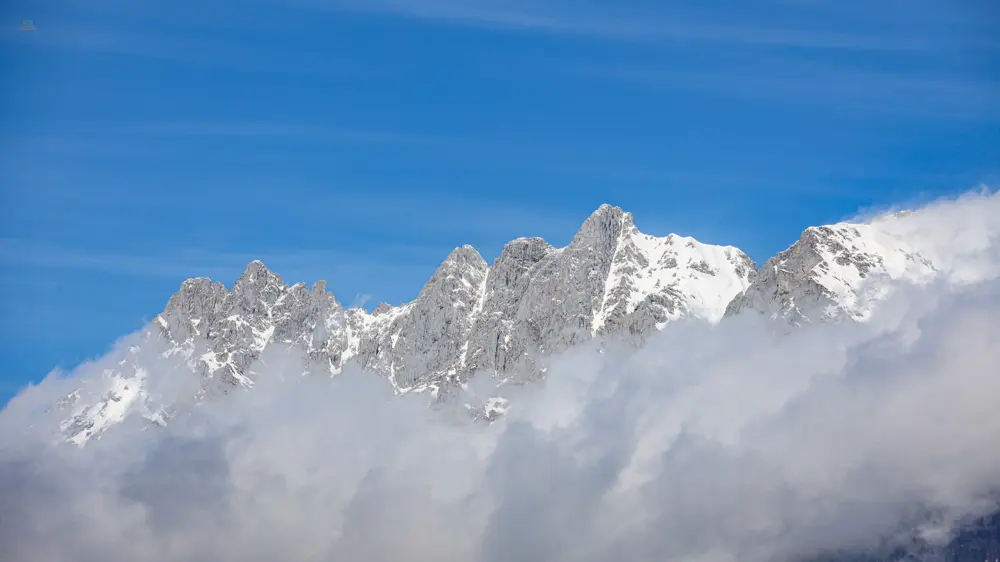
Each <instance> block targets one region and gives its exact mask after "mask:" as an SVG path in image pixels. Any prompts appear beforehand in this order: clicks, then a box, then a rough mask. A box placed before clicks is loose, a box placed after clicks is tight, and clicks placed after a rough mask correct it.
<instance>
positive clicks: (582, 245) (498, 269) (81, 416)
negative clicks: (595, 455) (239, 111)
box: [64, 205, 755, 443]
mask: <svg viewBox="0 0 1000 562" xmlns="http://www.w3.org/2000/svg"><path fill="white" fill-rule="evenodd" d="M754 272H755V265H754V263H753V262H752V261H751V260H750V258H749V257H748V256H747V255H746V254H744V253H743V252H741V251H740V250H738V249H736V248H733V247H728V246H727V247H722V246H712V245H708V244H702V243H700V242H698V241H696V240H694V239H692V238H685V237H680V236H676V235H670V236H667V237H664V238H657V237H653V236H649V235H646V234H643V233H642V232H640V231H639V230H638V229H637V228H636V227H635V224H634V221H633V218H632V215H631V214H630V213H626V212H624V211H622V209H620V208H617V207H612V206H610V205H602V206H601V207H600V208H599V209H598V210H597V211H595V212H594V213H593V214H592V215H591V216H590V217H589V218H588V219H587V220H586V221H585V222H584V223H583V225H582V226H581V228H580V230H579V231H578V232H577V233H576V235H575V236H574V237H573V239H572V241H571V242H570V243H569V245H568V246H566V247H564V248H555V247H553V246H551V245H549V244H548V243H546V242H545V241H544V240H542V239H540V238H521V239H517V240H514V241H511V242H510V243H508V244H507V245H506V246H505V247H504V248H503V251H502V252H501V253H500V256H499V257H498V258H497V259H496V260H495V261H494V263H493V264H492V265H488V264H487V263H486V262H485V260H483V258H482V256H480V255H479V253H478V252H477V251H476V250H475V249H474V248H472V247H471V246H462V247H460V248H457V249H455V250H454V251H453V252H452V253H451V254H450V255H449V256H448V257H447V258H446V259H445V260H444V261H443V262H442V263H441V265H440V266H439V267H438V269H437V270H436V271H435V272H434V275H433V276H432V277H431V278H430V280H428V282H427V284H426V285H425V286H424V287H423V289H422V290H421V291H420V293H419V295H418V296H417V298H416V299H414V300H413V301H412V302H409V303H406V304H403V305H401V306H395V307H394V306H389V305H385V304H383V305H380V306H379V307H378V308H377V309H375V310H374V311H373V312H371V313H369V312H367V311H365V310H362V309H349V310H345V309H344V307H343V306H342V305H341V304H340V303H338V302H337V301H336V299H335V298H334V296H333V295H332V294H331V293H329V292H328V291H327V290H326V285H325V283H324V282H322V281H320V282H317V283H315V284H314V285H313V286H312V288H311V289H310V288H308V287H307V286H306V285H305V284H302V283H299V284H296V285H292V286H288V285H286V284H285V283H284V282H283V280H282V278H281V276H280V275H277V274H276V273H273V272H271V271H269V270H268V269H267V267H266V266H265V265H264V264H263V263H261V262H259V261H254V262H251V263H250V264H249V265H248V266H247V268H246V270H245V271H244V272H243V274H242V275H241V276H240V278H239V279H237V280H236V282H235V284H234V285H233V288H232V290H226V288H225V287H224V286H223V285H222V284H221V283H218V282H213V281H211V280H209V279H204V278H196V279H188V280H187V281H184V282H183V283H182V284H181V287H180V290H179V291H178V292H177V293H176V294H175V295H174V296H173V297H171V298H170V300H169V301H168V303H167V306H166V308H165V309H164V311H163V312H162V313H161V314H160V315H158V316H157V317H156V319H155V321H154V323H153V324H154V327H153V330H151V331H150V332H149V333H148V335H147V338H150V339H157V340H158V341H161V342H162V343H163V344H164V345H166V347H167V351H165V352H164V353H163V355H164V356H165V357H171V358H174V359H176V360H180V361H182V362H183V364H184V366H185V368H186V369H187V370H190V371H191V372H192V373H194V374H195V375H197V376H198V378H199V380H201V381H202V386H201V391H200V396H202V397H212V396H217V395H220V394H225V393H227V392H229V391H231V390H233V389H235V388H250V387H252V386H253V385H254V380H255V377H256V373H254V372H253V370H252V365H253V362H254V361H255V360H256V359H257V358H258V357H259V356H260V354H261V352H262V351H263V350H264V349H265V348H266V347H268V346H269V345H274V344H287V345H291V346H295V347H297V348H300V349H301V350H303V351H304V352H305V354H306V356H307V358H308V362H307V367H306V372H307V373H313V374H316V373H319V374H326V375H334V374H337V373H339V372H340V371H341V369H343V368H344V366H345V365H346V364H348V363H355V364H357V365H359V366H360V367H362V368H364V369H366V370H369V371H373V372H375V373H378V374H380V375H383V376H385V377H386V378H387V379H388V380H389V381H390V383H391V384H392V385H393V387H394V388H395V389H396V391H397V392H408V391H423V390H429V391H431V392H433V393H435V394H437V393H438V392H440V391H441V389H442V388H444V387H446V386H448V385H451V384H456V383H461V382H462V381H464V380H466V379H467V378H468V377H469V376H470V375H471V374H473V373H475V372H481V371H485V372H489V373H492V374H494V375H496V376H498V377H502V378H507V377H511V376H516V377H529V378H530V377H534V376H537V375H538V374H539V373H541V372H543V371H544V368H545V367H544V358H545V356H547V355H548V354H551V353H553V352H558V351H561V350H564V349H567V348H568V347H570V346H573V345H576V344H578V343H580V342H583V341H586V340H589V339H591V338H594V337H604V336H609V335H614V334H617V333H628V334H630V335H631V336H632V337H635V338H641V336H642V335H643V334H645V333H647V332H649V331H650V330H653V329H657V328H662V327H663V326H665V325H666V324H667V323H668V322H670V321H674V320H678V319H681V318H691V319H695V320H703V321H708V322H715V321H718V320H719V319H720V318H721V317H722V315H723V313H724V311H725V307H726V304H727V303H728V302H729V301H730V300H731V299H732V298H733V297H734V296H736V295H737V294H738V293H739V292H741V291H742V290H743V289H745V288H747V287H748V286H749V285H750V282H751V280H752V279H753V276H754ZM129 365H130V363H125V364H123V365H122V366H121V369H120V370H119V371H117V372H114V373H108V374H107V382H108V385H110V386H109V393H106V394H102V395H100V398H99V399H98V400H97V402H96V403H90V404H84V403H82V402H81V401H79V400H78V401H76V402H75V403H73V404H72V405H70V404H69V401H68V402H67V404H66V405H65V407H67V408H72V409H73V411H72V412H71V415H70V418H69V420H68V421H67V422H66V423H65V424H64V431H65V433H66V435H67V437H68V438H69V439H70V440H73V441H74V442H80V443H82V442H85V441H86V440H87V439H89V438H90V437H91V436H94V435H99V434H100V432H101V431H102V430H103V429H105V428H107V427H109V426H110V425H112V424H113V421H114V420H119V419H121V417H122V416H123V415H124V414H121V413H119V411H120V410H123V409H127V408H128V407H134V408H139V407H140V406H139V405H140V404H145V405H143V406H142V408H144V409H145V410H149V411H150V412H158V411H160V409H161V408H160V407H158V406H155V405H153V404H152V403H150V402H149V399H148V397H145V398H144V396H145V395H144V394H142V390H141V389H142V384H143V383H142V381H143V380H144V377H143V376H142V374H141V372H140V371H139V370H138V369H139V368H138V367H136V368H132V367H130V366H129ZM116 385H117V386H116ZM126 385H127V386H129V388H130V392H132V393H133V394H134V397H133V398H132V399H130V400H129V401H126V402H123V398H122V394H121V393H115V392H113V391H112V390H110V389H112V388H117V387H123V386H126ZM130 396H131V394H130ZM110 404H114V405H117V407H114V408H113V407H110V406H109V405H110Z"/></svg>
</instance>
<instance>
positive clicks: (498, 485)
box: [0, 201, 1000, 562]
mask: <svg viewBox="0 0 1000 562" xmlns="http://www.w3.org/2000/svg"><path fill="white" fill-rule="evenodd" d="M966 203H969V201H966ZM972 203H974V201H972ZM972 203H969V204H968V205H967V206H966V207H964V208H967V209H969V210H970V211H972V212H976V207H975V205H974V204H972ZM942 208H943V209H945V211H947V212H944V211H943V212H942V213H940V217H939V218H940V219H941V220H942V221H952V222H954V223H956V224H958V223H960V222H961V221H962V220H963V216H961V213H957V214H956V212H955V210H956V209H961V208H963V207H962V206H961V205H957V206H956V205H945V206H943V207H942ZM965 218H968V217H965ZM944 230H947V228H944ZM998 249H1000V246H998V245H997V244H996V243H993V244H992V245H990V246H989V247H977V248H972V249H970V251H972V250H974V251H976V252H978V253H980V254H981V256H982V259H983V260H986V259H992V260H994V262H995V263H1000V251H998ZM989 271H993V272H996V271H997V269H996V268H992V269H989ZM997 318H1000V281H998V280H997V279H995V278H989V279H985V280H980V281H978V282H975V283H965V284H962V285H944V284H941V285H928V286H923V287H912V286H911V287H901V288H899V289H898V290H897V291H896V292H895V293H894V296H893V297H892V298H891V299H890V300H888V301H886V302H885V303H884V305H883V306H881V308H879V309H878V311H877V312H876V314H875V315H874V316H873V317H872V319H871V320H870V321H869V322H868V323H865V324H853V323H851V324H848V323H845V324H840V325H815V326H811V327H808V328H804V329H801V330H797V331H794V332H792V333H790V334H778V333H777V332H776V331H775V330H772V329H771V328H772V327H771V326H769V325H767V324H766V323H765V321H763V320H761V319H759V318H755V317H752V316H741V317H736V318H733V319H730V320H727V321H724V322H722V323H721V324H719V325H717V326H714V327H712V326H706V325H697V324H674V325H671V326H668V327H667V329H665V330H664V331H663V332H661V333H658V334H655V335H654V336H653V337H652V338H651V339H650V340H649V341H648V342H647V343H646V345H644V346H643V347H642V348H640V349H639V350H629V349H627V348H626V347H624V346H623V347H618V346H617V345H615V344H611V345H610V347H607V348H605V350H604V352H603V353H599V352H598V351H599V350H598V348H597V347H596V344H594V345H585V346H582V347H578V348H575V349H573V350H571V351H569V352H567V353H566V354H564V355H562V356H560V357H558V358H556V359H555V360H554V361H553V363H552V364H551V365H550V367H549V370H548V372H547V376H546V379H545V380H544V381H541V382H538V383H533V384H528V385H524V386H518V387H507V386H505V387H500V388H499V389H497V388H495V386H494V385H493V383H492V380H491V378H490V377H488V376H481V377H478V378H475V379H473V381H472V382H471V383H470V385H469V389H468V390H467V391H466V393H467V395H466V396H463V397H460V398H464V399H462V400H458V403H456V404H454V407H455V408H457V409H458V411H457V412H456V411H454V410H452V409H451V407H450V406H446V407H442V408H437V409H428V408H427V407H426V398H425V397H422V396H419V395H404V396H393V395H392V393H391V390H390V387H389V385H388V384H387V383H386V382H385V381H383V380H381V379H379V378H378V377H376V376H374V375H371V374H367V373H362V372H358V371H346V372H344V373H342V374H341V375H339V376H337V377H334V378H333V379H327V378H318V377H303V376H301V375H300V373H302V372H303V365H304V361H305V360H306V359H305V358H303V357H300V356H299V355H298V354H297V352H295V351H294V350H291V349H288V348H281V347H269V348H267V350H266V351H265V353H264V354H263V355H262V357H261V358H260V359H259V360H258V362H257V364H256V365H255V366H254V367H253V369H254V371H255V372H257V373H258V377H257V379H258V384H257V386H256V387H255V388H254V389H252V390H250V391H246V392H238V393H231V394H230V395H229V396H227V397H225V398H222V399H219V400H215V401H210V402H201V403H194V402H191V401H190V400H189V397H190V396H191V395H192V392H193V386H195V382H194V381H192V377H191V375H190V374H189V373H187V372H185V371H184V370H183V369H181V368H180V367H179V366H178V365H176V364H173V363H171V361H172V359H171V358H169V357H166V358H164V357H163V356H162V355H161V352H162V351H163V350H162V349H159V348H158V347H157V343H156V340H148V341H145V342H143V343H142V344H141V345H143V346H144V348H143V351H142V353H141V354H140V355H139V357H138V359H137V361H138V364H139V365H140V367H141V368H142V369H144V370H145V371H146V380H147V384H148V385H149V387H148V389H147V390H148V392H150V393H151V395H159V396H161V397H163V400H164V401H165V402H166V403H172V404H174V406H173V411H174V415H173V417H172V419H171V420H170V421H169V423H168V424H167V425H166V427H147V426H145V425H144V423H145V422H144V421H143V420H141V419H138V418H136V419H133V418H126V420H125V422H124V423H123V424H122V425H120V426H118V427H116V428H114V430H113V431H109V432H107V433H105V434H104V437H103V438H102V439H101V440H100V441H97V442H94V443H91V444H89V445H88V446H86V447H84V448H82V449H78V448H76V447H71V446H67V445H65V444H55V443H54V440H55V431H56V429H57V428H56V424H57V423H58V421H59V418H60V415H59V412H58V410H54V411H50V412H49V413H45V412H46V410H47V409H49V408H50V406H51V405H52V404H53V403H55V402H56V401H57V400H58V398H59V397H60V396H63V395H65V394H66V393H67V392H68V391H69V390H72V389H73V388H76V387H80V386H83V387H84V388H87V387H88V381H89V382H91V383H93V382H94V381H97V380H99V379H100V378H101V377H102V376H104V375H103V373H104V371H105V369H111V368H115V366H116V365H117V364H118V362H119V361H120V360H122V358H123V357H125V355H126V350H127V349H128V348H129V347H131V346H134V345H137V344H138V343H139V342H140V340H141V337H140V336H138V335H133V336H130V337H128V338H126V339H124V340H122V341H121V342H120V343H119V345H118V347H117V348H116V350H115V351H113V352H112V353H110V354H109V355H108V356H107V357H105V358H103V359H100V360H98V361H96V362H94V363H90V364H86V365H83V366H81V367H79V368H78V369H76V370H75V371H73V372H72V373H69V374H68V375H67V376H58V375H52V376H50V377H49V378H48V379H46V380H45V381H44V382H42V383H41V384H39V385H37V386H31V387H28V388H27V389H25V390H24V391H22V392H21V393H20V394H19V395H18V396H17V397H16V398H15V399H14V400H12V401H11V402H10V404H9V405H8V406H7V408H6V409H5V410H4V411H3V412H2V413H0V443H3V447H2V448H0V481H3V482H4V486H3V488H2V489H0V518H2V519H0V520H2V524H0V558H3V559H4V560H11V561H21V560H94V559H102V560H109V561H114V560H123V561H124V560H177V559H184V560H206V561H207V560H273V559H276V558H281V559H285V560H366V561H372V562H375V561H380V560H385V561H389V560H402V559H405V560H413V561H422V560H427V561H430V560H434V561H440V560H445V561H447V560H454V561H483V562H486V561H490V562H492V561H501V560H552V561H562V560H565V561H569V560H572V561H595V562H596V561H599V560H609V559H614V560H622V561H633V560H636V561H638V560H650V559H663V560H676V561H696V560H697V561H735V560H747V561H761V562H763V561H784V560H788V561H792V560H810V559H812V558H813V557H815V556H817V555H820V554H823V553H827V552H834V551H847V552H851V551H871V550H873V549H878V548H884V547H893V546H897V545H908V544H914V542H915V541H916V542H918V543H921V544H924V545H926V544H930V545H935V544H940V543H942V542H943V541H946V540H947V539H948V537H949V536H950V535H951V533H952V532H953V531H954V530H955V529H957V528H959V527H960V526H961V525H962V524H963V523H965V522H967V521H969V520H971V519H974V518H977V517H981V516H983V515H986V514H990V513H993V512H996V511H997V510H998V509H1000V503H998V500H1000V496H998V493H1000V450H998V449H997V448H996V447H995V446H994V445H995V443H997V442H1000V418H998V417H997V416H996V404H995V402H996V396H1000V377H997V375H996V369H995V365H996V364H997V363H998V361H1000V324H998V323H997V322H996V319H997ZM96 388H100V385H97V386H96ZM497 392H499V393H500V394H502V395H503V396H505V397H506V398H508V399H509V400H510V404H511V406H510V410H509V411H508V413H507V415H506V416H505V417H504V418H502V419H501V420H500V421H498V422H495V423H493V424H492V425H489V426H485V425H482V424H473V423H468V422H466V421H465V418H464V416H463V415H461V411H462V407H463V406H462V403H464V402H470V403H474V402H475V401H476V400H481V399H483V398H486V397H488V396H491V395H494V394H495V393H497ZM456 414H457V415H456Z"/></svg>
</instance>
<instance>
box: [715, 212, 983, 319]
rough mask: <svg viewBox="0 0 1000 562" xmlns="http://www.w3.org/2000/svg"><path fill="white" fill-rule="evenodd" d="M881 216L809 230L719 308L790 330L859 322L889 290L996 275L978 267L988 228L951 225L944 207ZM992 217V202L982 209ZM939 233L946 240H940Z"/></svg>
mask: <svg viewBox="0 0 1000 562" xmlns="http://www.w3.org/2000/svg"><path fill="white" fill-rule="evenodd" d="M957 205H958V204H953V205H952V206H951V207H948V206H943V207H939V208H937V209H935V211H934V213H935V214H934V215H928V214H927V211H926V210H918V211H910V212H900V213H893V214H887V215H882V216H879V217H876V218H875V219H872V220H870V221H867V222H864V223H849V222H843V223H838V224H833V225H829V226H820V227H809V228H807V229H806V230H805V232H803V233H802V236H801V237H800V238H799V240H798V242H796V243H795V244H793V245H792V246H791V247H790V248H788V249H787V250H785V251H783V252H781V253H779V254H778V255H776V256H774V257H773V258H771V259H769V260H767V262H765V263H764V265H763V266H761V268H760V270H759V271H758V272H757V275H756V278H755V279H754V281H753V283H752V284H751V285H750V287H749V288H748V289H747V290H746V291H744V292H742V293H740V294H739V295H738V296H737V297H736V298H735V299H733V301H732V302H731V303H729V305H728V306H727V308H726V314H727V315H733V314H738V313H740V312H743V311H746V310H753V311H757V312H759V313H761V314H765V315H767V316H769V317H771V318H781V319H785V320H788V321H789V322H791V323H793V324H801V323H808V322H816V321H833V322H840V321H844V320H855V321H865V320H866V319H868V317H869V316H870V314H871V312H872V310H873V309H874V307H875V306H876V305H877V304H878V303H879V302H880V301H882V300H884V299H885V298H886V296H887V295H888V293H889V291H891V290H892V287H893V286H898V285H899V284H900V282H902V283H915V284H921V283H926V282H928V281H931V280H935V279H941V278H943V279H945V280H947V281H949V282H957V283H962V282H965V281H975V280H979V279H985V278H992V277H995V276H996V275H998V272H997V271H993V268H995V265H993V264H991V263H986V262H983V261H981V260H982V258H981V257H978V258H977V256H981V254H979V253H977V252H978V250H980V249H982V248H986V247H989V244H990V243H991V242H990V240H991V239H992V238H995V237H996V236H998V235H1000V233H998V232H993V231H991V230H990V229H991V228H993V227H992V226H989V225H992V224H993V221H988V220H983V221H981V222H980V221H972V222H971V223H968V219H967V218H966V219H964V220H965V221H966V222H967V224H963V223H962V222H961V221H962V220H963V219H962V218H961V217H957V216H956V217H955V219H954V222H955V224H947V225H941V224H939V221H948V220H949V219H950V218H951V217H950V216H949V215H950V214H952V212H953V210H952V207H955V206H957ZM982 207H983V211H982V212H984V213H1000V197H996V196H993V197H991V198H990V199H989V200H987V201H986V204H984V205H983V206H982ZM943 231H946V232H947V233H946V234H945V235H941V233H942V232H943Z"/></svg>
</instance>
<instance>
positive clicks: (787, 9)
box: [295, 0, 983, 51]
mask: <svg viewBox="0 0 1000 562" xmlns="http://www.w3.org/2000/svg"><path fill="white" fill-rule="evenodd" d="M295 4H296V5H298V6H302V7H309V8H315V9H322V10H331V11H348V12H355V13H373V14H383V15H392V16H398V17H405V18H413V19H421V20H427V21H436V22H442V23H449V24H454V25H464V26H475V27H484V28H495V29H508V30H517V31H527V32H539V33H551V34H562V35H576V36H585V37H597V38H605V39H620V40H632V41H656V42H661V43H663V42H667V43H670V42H686V43H712V44H720V45H730V46H737V45H742V46H758V47H792V48H810V49H834V50H861V51H865V50H877V51H926V50H934V49H940V48H941V47H942V46H943V45H942V43H941V41H940V38H936V39H935V40H934V41H931V40H928V39H927V38H926V37H923V36H921V34H920V33H916V32H913V30H910V29H907V26H899V25H898V23H899V20H900V19H907V20H912V21H914V22H917V21H923V20H924V19H925V18H924V16H922V15H920V14H918V15H917V16H914V15H913V14H912V12H913V11H914V10H916V11H919V10H920V7H919V6H909V7H906V6H899V5H893V4H890V5H887V6H883V7H881V8H878V9H870V10H868V11H867V12H860V13H859V12H858V11H852V10H844V9H842V8H839V7H838V6H839V5H838V4H834V3H827V2H788V1H785V0H750V1H744V2H737V3H734V4H733V5H732V6H731V8H730V10H729V11H730V13H731V14H732V15H731V16H730V17H727V18H726V19H724V20H720V19H719V18H718V17H717V13H716V14H713V15H712V17H709V16H707V15H706V14H705V12H703V6H701V5H700V4H699V3H697V2H679V3H672V4H671V5H670V6H669V8H666V7H663V6H657V5H655V4H651V3H642V2H634V3H631V4H629V5H622V4H620V3H616V4H609V3H596V2H565V1H556V2H525V1H521V0H512V1H507V2H496V1H493V0H471V1H469V0H296V2H295ZM887 14H888V15H891V16H892V17H880V16H886V15H887ZM762 15H766V17H762ZM949 42H950V43H952V46H964V47H969V46H980V47H981V46H983V43H982V42H981V41H980V40H978V39H977V38H970V37H963V36H961V35H959V34H956V35H955V36H953V37H951V38H949Z"/></svg>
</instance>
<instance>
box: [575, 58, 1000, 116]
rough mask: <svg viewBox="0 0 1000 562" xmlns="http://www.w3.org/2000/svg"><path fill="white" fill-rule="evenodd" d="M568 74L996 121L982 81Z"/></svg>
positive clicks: (744, 70)
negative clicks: (992, 118) (991, 118)
mask: <svg viewBox="0 0 1000 562" xmlns="http://www.w3.org/2000/svg"><path fill="white" fill-rule="evenodd" d="M559 71H560V72H563V73H565V74H566V75H568V76H574V77H578V78H584V79H592V80H600V81H606V82H625V83H631V84H634V85H638V86H641V87H649V88H657V89H664V90H697V91H710V92H715V93H721V94H724V95H726V96H727V97H735V98H744V99H758V100H767V101H776V102H781V103H785V104H790V105H793V106H794V105H807V106H824V107H830V108H833V109H834V110H836V111H841V112H843V111H847V112H859V111H861V112H868V113H872V114H876V115H878V116H879V118H884V117H891V116H900V115H904V116H912V117H918V118H940V119H983V118H989V117H996V116H1000V102H998V101H997V100H1000V81H996V80H991V79H988V78H986V77H984V76H976V75H965V76H962V75H954V74H951V75H949V74H941V73H933V72H926V71H910V72H904V71H894V70H885V69H866V68H863V67H859V66H847V65H837V64H830V63H827V62H823V61H810V62H808V63H804V62H801V61H798V62H797V61H792V60H787V59H784V60H774V59H771V60H768V61H766V62H765V61H760V60H758V61H751V62H747V61H743V62H742V63H737V62H733V63H730V64H722V65H717V66H714V67H710V68H699V69H683V68H677V67H669V66H667V65H656V66H652V65H650V66H637V65H612V64H607V65H603V66H602V65H594V64H580V65H566V66H564V67H562V68H560V69H559Z"/></svg>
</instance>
